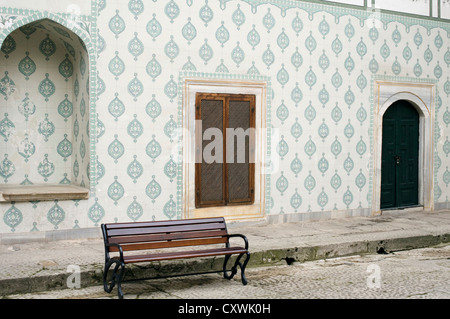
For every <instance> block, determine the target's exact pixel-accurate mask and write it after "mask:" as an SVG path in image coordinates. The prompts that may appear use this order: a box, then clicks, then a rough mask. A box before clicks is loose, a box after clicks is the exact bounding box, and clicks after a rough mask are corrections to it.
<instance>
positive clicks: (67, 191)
mask: <svg viewBox="0 0 450 319" xmlns="http://www.w3.org/2000/svg"><path fill="white" fill-rule="evenodd" d="M88 198H89V189H87V188H84V187H81V186H76V185H71V184H33V185H0V202H30V201H45V200H80V199H88Z"/></svg>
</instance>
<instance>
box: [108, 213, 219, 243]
mask: <svg viewBox="0 0 450 319" xmlns="http://www.w3.org/2000/svg"><path fill="white" fill-rule="evenodd" d="M102 232H103V238H104V240H105V243H116V244H120V245H121V246H122V249H123V251H127V250H145V249H158V248H170V247H182V246H195V245H208V244H224V243H226V242H227V241H228V237H227V234H228V232H227V227H226V224H225V219H224V218H223V217H218V218H198V219H183V220H168V221H153V222H132V223H111V224H102ZM109 251H110V252H114V251H118V249H117V248H116V247H114V246H112V247H110V248H109Z"/></svg>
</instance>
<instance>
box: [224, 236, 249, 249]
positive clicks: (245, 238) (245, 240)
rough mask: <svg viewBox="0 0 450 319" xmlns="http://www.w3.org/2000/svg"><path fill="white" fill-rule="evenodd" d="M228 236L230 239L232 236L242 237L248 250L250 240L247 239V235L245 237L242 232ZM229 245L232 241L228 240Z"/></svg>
mask: <svg viewBox="0 0 450 319" xmlns="http://www.w3.org/2000/svg"><path fill="white" fill-rule="evenodd" d="M227 237H228V240H230V238H231V237H241V238H242V239H243V240H244V243H245V249H247V250H248V240H247V237H245V236H244V235H242V234H228V235H227ZM227 245H230V243H229V242H228V243H227Z"/></svg>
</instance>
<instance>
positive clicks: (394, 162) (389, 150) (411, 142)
mask: <svg viewBox="0 0 450 319" xmlns="http://www.w3.org/2000/svg"><path fill="white" fill-rule="evenodd" d="M418 181H419V114H418V113H417V111H416V110H415V108H414V107H413V106H412V105H411V104H410V103H409V102H407V101H397V102H395V103H393V104H392V105H391V106H390V107H389V109H388V110H387V111H386V113H385V114H384V116H383V144H382V155H381V200H380V208H381V209H383V208H384V209H385V208H396V207H407V206H414V205H417V204H418V195H419V194H418V193H419V186H418V184H419V183H418Z"/></svg>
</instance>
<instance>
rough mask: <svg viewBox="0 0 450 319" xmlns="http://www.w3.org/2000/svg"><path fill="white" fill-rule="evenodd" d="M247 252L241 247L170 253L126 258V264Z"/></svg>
mask: <svg viewBox="0 0 450 319" xmlns="http://www.w3.org/2000/svg"><path fill="white" fill-rule="evenodd" d="M246 252H247V250H245V249H244V248H241V247H230V248H218V249H206V250H194V251H184V252H182V251H178V252H169V253H156V254H151V255H133V256H124V262H125V263H137V262H150V261H160V260H173V259H182V258H196V257H211V256H219V255H232V254H244V253H246Z"/></svg>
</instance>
